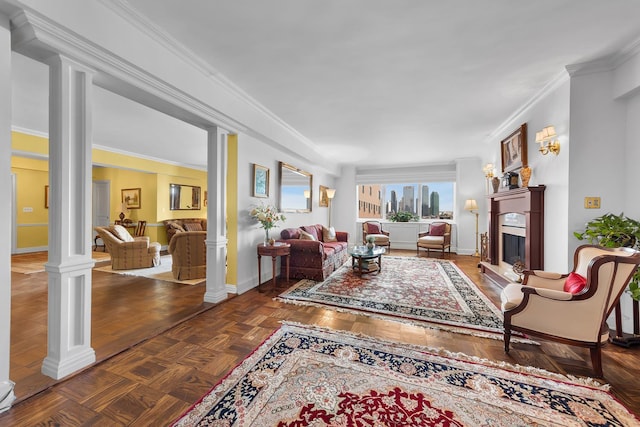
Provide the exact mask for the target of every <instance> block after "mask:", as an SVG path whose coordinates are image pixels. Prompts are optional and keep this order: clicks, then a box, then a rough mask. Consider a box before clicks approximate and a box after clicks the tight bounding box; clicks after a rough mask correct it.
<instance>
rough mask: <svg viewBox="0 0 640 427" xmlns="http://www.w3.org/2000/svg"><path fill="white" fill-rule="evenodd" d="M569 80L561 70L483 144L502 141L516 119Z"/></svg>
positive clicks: (510, 130)
mask: <svg viewBox="0 0 640 427" xmlns="http://www.w3.org/2000/svg"><path fill="white" fill-rule="evenodd" d="M568 80H569V74H568V73H567V72H566V71H565V70H562V71H561V72H560V73H558V74H557V75H556V76H555V77H554V78H553V79H551V80H550V81H549V82H548V83H547V84H546V85H545V86H544V87H543V88H542V89H541V90H540V91H539V92H538V93H536V94H535V95H533V96H532V97H531V98H529V100H528V101H527V102H525V103H524V104H522V105H521V106H520V108H518V109H517V110H516V111H514V112H513V113H512V114H511V115H510V116H509V117H508V118H507V119H506V120H505V121H503V122H502V123H501V124H500V126H498V127H497V128H496V129H495V130H494V131H493V132H491V133H490V134H489V136H487V138H486V139H485V142H495V140H496V139H502V137H504V135H506V134H509V133H511V132H513V123H514V122H515V121H516V119H517V118H518V117H519V116H520V115H522V114H524V113H525V112H526V111H528V110H529V109H531V108H533V107H534V106H536V105H537V104H538V103H539V102H540V101H541V100H543V99H544V98H546V97H547V96H549V94H550V93H552V92H553V91H555V90H556V89H557V88H558V87H560V86H562V85H563V84H564V83H566V82H567V81H568Z"/></svg>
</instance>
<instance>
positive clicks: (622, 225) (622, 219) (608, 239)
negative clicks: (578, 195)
mask: <svg viewBox="0 0 640 427" xmlns="http://www.w3.org/2000/svg"><path fill="white" fill-rule="evenodd" d="M573 235H574V236H575V237H577V238H578V240H587V241H588V242H589V243H591V244H597V245H600V246H604V247H606V248H617V247H628V248H634V249H640V222H638V221H636V220H634V219H631V218H628V217H626V216H624V213H621V214H620V215H614V214H611V213H608V214H605V215H602V216H600V217H598V218H595V219H592V220H591V221H589V222H587V223H586V224H585V230H584V231H583V232H577V231H575V232H574V233H573ZM639 285H640V270H636V272H635V274H634V275H633V278H632V279H631V282H629V289H628V291H629V293H630V294H631V298H633V299H634V300H636V301H640V286H639Z"/></svg>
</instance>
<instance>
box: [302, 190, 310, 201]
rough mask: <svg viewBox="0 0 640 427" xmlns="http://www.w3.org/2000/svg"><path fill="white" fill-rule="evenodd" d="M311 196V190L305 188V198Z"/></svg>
mask: <svg viewBox="0 0 640 427" xmlns="http://www.w3.org/2000/svg"><path fill="white" fill-rule="evenodd" d="M309 197H311V191H309V190H304V198H305V199H308V198H309Z"/></svg>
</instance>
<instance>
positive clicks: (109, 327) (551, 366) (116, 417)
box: [0, 250, 640, 426]
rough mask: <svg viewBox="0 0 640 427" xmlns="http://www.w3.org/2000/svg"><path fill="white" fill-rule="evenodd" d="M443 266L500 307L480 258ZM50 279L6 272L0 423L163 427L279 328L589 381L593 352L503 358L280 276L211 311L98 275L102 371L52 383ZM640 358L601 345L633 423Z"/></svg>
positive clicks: (167, 288)
mask: <svg viewBox="0 0 640 427" xmlns="http://www.w3.org/2000/svg"><path fill="white" fill-rule="evenodd" d="M392 255H406V256H415V251H399V250H393V252H392ZM422 256H424V255H422ZM451 259H452V260H453V261H455V262H456V264H457V265H458V266H459V267H460V268H461V269H462V270H463V271H464V272H465V273H466V274H467V275H468V276H469V277H470V278H471V279H472V280H473V281H474V282H475V283H476V284H477V285H478V286H479V287H480V288H481V289H482V290H483V292H484V293H485V294H486V295H487V296H488V297H489V298H490V299H491V300H492V301H494V302H495V303H496V305H497V302H498V300H499V297H498V295H499V292H500V288H499V287H497V286H496V285H494V284H493V283H492V282H490V281H488V280H486V279H485V278H484V277H483V276H482V275H481V274H480V273H479V271H478V268H477V263H478V259H477V258H474V257H471V256H456V255H451ZM46 281H47V276H46V273H33V274H22V273H15V272H14V273H12V289H13V296H12V307H13V308H12V333H11V339H12V348H11V375H10V378H11V379H12V380H13V381H15V382H16V383H17V386H16V393H17V395H18V398H19V399H20V400H21V401H20V402H19V403H17V404H14V406H13V408H12V409H11V410H10V411H8V412H6V413H4V414H0V426H34V425H43V426H45V425H47V426H57V425H60V426H76V425H87V426H88V425H91V426H100V425H104V426H117V425H139V426H149V425H154V426H155V425H158V426H160V425H168V424H170V423H171V421H172V420H174V419H175V418H177V417H179V416H180V415H181V414H182V413H183V412H184V411H186V410H187V409H188V408H189V407H190V406H191V405H192V404H193V403H195V402H196V401H197V400H198V399H199V398H200V397H201V396H202V395H203V394H204V393H206V392H207V391H208V390H209V389H210V388H211V387H212V386H213V385H215V384H216V382H217V381H218V380H220V379H221V378H222V377H223V376H224V375H225V374H226V373H227V372H228V371H229V370H230V369H232V368H233V367H234V366H235V365H236V364H238V363H239V362H241V361H242V360H243V359H244V358H245V357H246V356H247V355H249V353H250V352H251V351H252V350H253V349H254V348H255V347H257V346H258V345H259V344H260V343H261V342H262V341H263V340H264V339H265V338H267V337H268V336H269V335H270V334H271V333H272V332H273V331H274V330H275V329H276V328H278V326H279V324H280V321H281V320H288V321H293V322H300V323H305V324H314V325H320V326H325V327H330V328H333V329H341V330H347V331H352V332H357V333H362V334H365V335H370V336H374V337H379V338H384V339H391V340H395V341H400V342H406V343H411V344H419V345H425V346H429V347H436V348H445V349H447V350H450V351H453V352H462V353H466V354H468V355H473V356H478V357H482V358H487V359H491V360H497V361H506V362H510V363H513V364H520V365H531V366H535V367H538V368H543V369H546V370H549V371H553V372H559V373H563V374H569V375H573V376H590V375H592V371H591V365H590V358H589V351H588V350H586V349H582V348H577V347H569V346H565V345H560V344H556V343H551V342H546V341H543V340H538V341H540V342H541V345H540V346H537V345H531V344H521V343H515V344H513V345H512V350H511V352H510V353H509V354H508V355H507V354H505V353H504V350H503V342H502V341H500V340H492V339H486V338H479V337H473V336H470V335H462V334H455V333H452V332H445V331H438V330H434V329H426V328H421V327H417V326H411V325H407V324H400V323H397V322H392V321H385V320H380V319H374V318H371V317H367V316H359V315H354V314H349V313H341V312H337V311H332V310H328V309H323V308H317V307H308V306H299V305H293V304H285V303H281V302H277V301H274V300H273V297H274V296H276V295H278V294H279V293H280V292H282V291H283V290H284V289H286V288H287V287H288V286H290V285H293V284H294V283H295V281H293V280H292V281H289V282H286V281H285V280H281V279H279V280H278V288H277V289H273V285H272V283H271V282H267V283H264V284H263V285H262V286H261V288H262V292H258V291H257V290H256V289H254V290H251V291H249V292H246V293H245V294H242V295H238V296H233V295H230V297H229V299H228V300H226V301H224V302H222V303H220V304H217V305H211V304H203V303H202V298H203V295H204V285H197V286H185V285H176V284H172V283H168V282H161V281H157V280H151V279H144V278H139V277H131V276H121V275H117V274H110V273H102V272H98V271H94V273H93V305H92V310H93V313H92V319H93V325H92V334H93V340H92V346H93V348H94V349H95V351H96V355H97V357H98V359H99V360H102V362H100V363H97V364H96V365H94V366H93V367H91V368H88V369H86V370H84V371H83V372H81V373H79V374H76V375H74V376H72V377H71V378H69V379H67V380H64V381H59V382H55V381H54V380H51V379H48V378H47V377H44V376H43V375H42V374H40V373H39V371H40V366H41V364H42V360H43V359H44V357H45V356H46V351H47V350H46V311H47V310H46V304H47V303H46V299H47V295H46V288H47V283H46ZM184 319H188V320H185V321H182V320H184ZM180 322H181V323H180ZM172 325H175V326H173V327H172ZM162 331H164V332H162ZM639 354H640V347H637V348H631V349H626V348H621V347H617V346H614V345H607V346H605V348H604V351H603V366H604V374H605V378H606V381H607V382H608V383H609V384H611V391H612V393H613V394H614V395H615V396H616V397H617V398H618V399H619V400H620V401H621V402H622V403H623V404H624V405H625V406H627V407H628V408H629V409H630V410H632V411H633V412H634V413H636V414H640V381H638V380H637V379H638V378H640V358H639ZM38 387H39V388H40V390H42V391H39V392H38V391H37V389H38ZM34 393H35V394H34ZM32 394H34V395H32ZM30 395H32V396H31V397H28V398H26V397H27V396H30Z"/></svg>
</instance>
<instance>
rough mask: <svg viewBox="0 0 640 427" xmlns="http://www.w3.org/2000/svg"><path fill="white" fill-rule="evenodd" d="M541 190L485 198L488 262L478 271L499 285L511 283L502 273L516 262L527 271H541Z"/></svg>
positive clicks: (510, 191) (542, 232) (542, 243)
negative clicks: (486, 203)
mask: <svg viewBox="0 0 640 427" xmlns="http://www.w3.org/2000/svg"><path fill="white" fill-rule="evenodd" d="M544 190H545V186H544V185H539V186H537V187H525V188H517V189H514V190H508V191H502V192H498V193H494V194H490V195H489V196H488V198H489V202H490V203H489V232H488V240H489V245H488V246H489V247H488V249H489V250H488V260H487V261H486V262H484V261H483V262H481V263H480V268H481V269H482V271H483V272H484V273H488V274H489V275H490V277H491V278H492V279H495V280H496V282H498V283H499V284H505V283H508V281H509V280H513V279H511V278H509V279H507V278H505V273H506V272H511V273H512V270H511V267H512V266H513V263H514V262H515V261H516V260H518V259H519V260H521V261H522V262H523V263H524V266H525V268H526V269H527V270H544ZM494 273H495V274H494ZM507 276H509V275H508V274H507Z"/></svg>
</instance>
